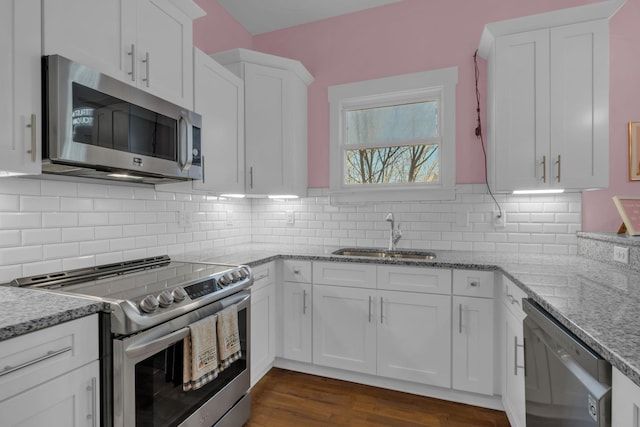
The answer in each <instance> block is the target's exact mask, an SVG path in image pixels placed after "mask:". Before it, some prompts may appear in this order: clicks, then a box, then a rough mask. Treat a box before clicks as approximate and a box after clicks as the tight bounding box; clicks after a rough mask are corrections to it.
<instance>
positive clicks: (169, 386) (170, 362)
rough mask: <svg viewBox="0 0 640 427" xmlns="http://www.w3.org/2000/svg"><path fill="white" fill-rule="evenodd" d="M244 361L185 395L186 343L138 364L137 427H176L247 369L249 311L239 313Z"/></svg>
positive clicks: (238, 361) (236, 362) (136, 370)
mask: <svg viewBox="0 0 640 427" xmlns="http://www.w3.org/2000/svg"><path fill="white" fill-rule="evenodd" d="M238 329H239V332H240V344H241V348H242V358H241V359H239V360H237V361H235V362H234V363H232V364H231V366H229V367H228V368H227V369H225V370H224V371H222V372H220V374H219V375H218V377H217V378H216V379H215V380H213V381H212V382H210V383H209V384H207V385H205V386H203V387H202V388H200V389H198V390H195V391H194V390H192V391H187V392H185V391H182V378H183V377H182V372H183V370H182V365H183V342H182V341H179V342H177V343H176V344H174V345H172V346H171V347H169V348H167V349H165V350H163V351H160V352H158V353H156V354H155V355H153V356H151V357H149V358H147V359H145V360H143V361H141V362H138V363H137V364H136V367H135V384H136V386H135V388H136V390H135V399H136V402H135V404H136V426H137V427H142V426H145V427H147V426H148V427H164V426H175V425H178V424H179V423H181V422H182V421H184V420H185V419H186V418H187V417H188V416H189V415H191V413H192V412H193V411H195V410H196V409H197V408H199V407H200V406H202V405H203V404H204V403H205V402H206V401H208V400H209V399H211V398H212V397H213V396H214V395H215V394H216V393H217V392H218V391H220V390H221V389H222V388H224V387H225V386H226V385H227V384H229V383H230V382H231V381H232V380H233V379H234V378H236V377H237V376H238V375H240V374H241V373H242V372H243V371H245V370H246V369H247V358H246V356H247V339H246V330H247V322H246V310H241V311H239V312H238Z"/></svg>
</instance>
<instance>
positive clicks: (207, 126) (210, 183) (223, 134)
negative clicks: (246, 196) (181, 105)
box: [193, 49, 244, 194]
mask: <svg viewBox="0 0 640 427" xmlns="http://www.w3.org/2000/svg"><path fill="white" fill-rule="evenodd" d="M194 67H195V70H194V72H195V80H194V85H195V90H194V107H195V111H196V113H198V114H200V115H202V134H201V137H202V161H203V163H204V167H203V174H202V175H203V176H202V181H195V182H194V184H193V186H194V188H195V189H198V190H207V191H211V192H213V193H218V194H221V193H224V194H243V193H244V83H243V82H242V80H241V79H240V78H239V77H237V76H236V75H234V74H233V73H232V72H231V71H229V70H227V69H226V68H225V67H223V66H222V65H220V64H218V63H217V62H216V61H215V60H213V59H212V58H211V57H209V56H208V55H206V54H205V53H204V52H202V51H200V50H198V49H194Z"/></svg>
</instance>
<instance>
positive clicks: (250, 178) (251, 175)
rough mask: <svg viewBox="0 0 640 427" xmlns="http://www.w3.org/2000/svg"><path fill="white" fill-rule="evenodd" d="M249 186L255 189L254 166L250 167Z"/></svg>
mask: <svg viewBox="0 0 640 427" xmlns="http://www.w3.org/2000/svg"><path fill="white" fill-rule="evenodd" d="M249 188H250V189H252V190H253V166H250V167H249Z"/></svg>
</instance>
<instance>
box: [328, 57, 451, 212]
mask: <svg viewBox="0 0 640 427" xmlns="http://www.w3.org/2000/svg"><path fill="white" fill-rule="evenodd" d="M456 82H457V69H456V68H449V69H443V70H435V71H428V72H424V73H416V74H408V75H402V76H394V77H387V78H383V79H377V80H369V81H365V82H358V83H351V84H345V85H340V86H332V87H330V88H329V101H330V104H331V192H332V193H333V194H334V195H337V196H338V197H339V196H340V195H341V194H342V195H346V196H347V197H349V200H353V199H354V197H355V199H357V200H405V199H411V200H417V199H423V200H424V199H450V198H452V197H453V196H454V194H453V187H454V181H455V158H454V157H455V135H454V133H455V120H454V119H455V117H454V116H455V84H456ZM416 190H423V191H420V192H419V193H418V192H416ZM424 190H428V191H424Z"/></svg>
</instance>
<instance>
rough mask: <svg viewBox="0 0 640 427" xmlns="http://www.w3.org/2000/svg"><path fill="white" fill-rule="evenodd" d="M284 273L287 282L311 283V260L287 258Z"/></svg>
mask: <svg viewBox="0 0 640 427" xmlns="http://www.w3.org/2000/svg"><path fill="white" fill-rule="evenodd" d="M282 274H283V278H284V281H285V282H297V283H311V261H300V260H293V259H286V260H284V262H283V272H282Z"/></svg>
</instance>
